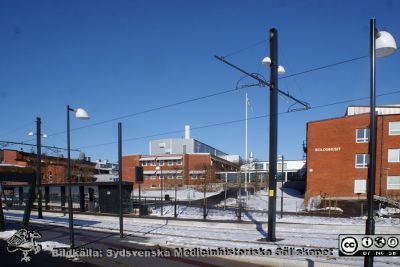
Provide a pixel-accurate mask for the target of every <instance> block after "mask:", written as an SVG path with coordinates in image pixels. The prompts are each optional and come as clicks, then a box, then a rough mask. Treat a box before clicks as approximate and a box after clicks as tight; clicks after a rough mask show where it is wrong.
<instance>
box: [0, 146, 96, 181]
mask: <svg viewBox="0 0 400 267" xmlns="http://www.w3.org/2000/svg"><path fill="white" fill-rule="evenodd" d="M0 162H1V163H4V164H15V165H19V166H25V167H32V168H36V154H34V153H28V152H23V151H17V150H8V149H4V150H0ZM95 165H96V164H95V163H92V162H90V161H87V159H86V158H84V159H79V160H77V159H73V160H71V176H72V181H73V182H94V181H95V178H94V174H95V173H96V170H95ZM41 170H42V183H43V184H52V183H67V182H68V180H67V178H66V176H67V159H66V158H63V157H53V156H48V155H45V154H43V155H42V165H41Z"/></svg>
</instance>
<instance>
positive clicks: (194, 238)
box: [5, 207, 400, 266]
mask: <svg viewBox="0 0 400 267" xmlns="http://www.w3.org/2000/svg"><path fill="white" fill-rule="evenodd" d="M180 208H182V209H184V208H186V207H180ZM186 210H187V211H188V210H190V212H188V213H187V216H189V215H190V214H192V215H190V216H195V215H196V216H198V214H196V211H195V210H193V208H190V209H189V208H186ZM180 211H183V210H181V209H180ZM22 213H23V211H6V212H5V215H6V216H7V219H8V220H10V219H13V220H21V218H22ZM197 213H199V210H197ZM227 214H232V213H226V212H224V211H223V209H220V210H214V213H213V214H212V215H211V214H210V213H209V215H210V217H214V218H221V217H223V216H227ZM260 214H261V215H262V216H264V215H265V217H262V218H264V219H265V220H266V213H260V212H254V213H248V214H247V215H244V219H245V218H247V219H246V220H250V221H253V222H254V224H235V223H230V224H229V223H218V222H212V221H211V222H196V221H174V220H169V219H166V220H154V219H140V218H125V219H124V230H125V231H126V233H130V234H134V235H135V236H142V237H146V244H153V245H154V244H156V245H160V246H167V247H198V248H218V247H222V248H224V247H229V248H240V249H246V248H258V247H261V248H264V249H276V248H277V247H284V246H291V247H299V248H302V247H303V248H332V249H333V250H334V255H333V256H330V257H327V258H325V257H318V258H316V257H308V258H310V259H312V260H316V261H324V262H328V263H329V262H331V263H339V264H352V265H356V266H359V265H362V263H363V258H362V257H359V258H355V257H338V256H337V246H338V243H337V239H338V234H341V233H363V232H364V225H365V218H327V217H326V218H323V217H306V216H285V217H284V218H283V219H279V216H278V224H277V228H276V231H277V232H276V235H277V237H278V240H277V242H275V243H269V242H263V241H261V239H262V238H265V236H266V231H267V227H266V225H265V224H264V225H262V224H259V223H258V222H257V221H258V220H259V219H260V218H258V216H260ZM190 216H189V217H190ZM35 217H36V216H33V218H32V219H31V220H32V221H33V222H38V223H43V224H55V225H61V226H64V227H68V216H67V215H64V214H62V213H51V212H44V219H40V220H39V219H36V218H35ZM74 217H75V221H74V222H75V225H76V226H75V227H76V228H81V229H88V230H98V231H118V227H119V218H118V217H112V216H96V215H89V214H75V215H74ZM232 218H234V217H232ZM376 219H377V227H380V226H382V225H384V226H385V225H389V227H387V226H386V227H385V228H377V229H380V230H379V231H382V229H384V230H385V231H387V232H388V233H389V232H390V233H400V221H399V219H397V221H396V220H393V221H388V220H383V219H382V218H376ZM265 220H263V221H264V222H265ZM285 221H286V222H292V223H291V224H283V223H281V222H285ZM317 224H318V225H319V227H317V228H316V225H317ZM332 224H336V225H332ZM355 226H356V227H355ZM10 234H11V235H12V233H8V236H9V235H10ZM129 242H134V243H136V241H129ZM52 245H54V246H56V245H57V244H49V245H48V247H49V248H50V247H51V246H52ZM289 258H290V259H293V257H289ZM289 258H288V259H289ZM297 258H301V257H297ZM398 260H399V259H398V258H395V257H376V259H375V262H376V266H393V265H394V264H397V263H398Z"/></svg>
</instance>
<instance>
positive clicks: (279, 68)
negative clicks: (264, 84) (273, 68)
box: [278, 66, 286, 74]
mask: <svg viewBox="0 0 400 267" xmlns="http://www.w3.org/2000/svg"><path fill="white" fill-rule="evenodd" d="M285 72H286V71H285V68H284V67H283V66H278V73H279V74H284V73H285Z"/></svg>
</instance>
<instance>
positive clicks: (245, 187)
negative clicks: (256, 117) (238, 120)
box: [244, 92, 249, 199]
mask: <svg viewBox="0 0 400 267" xmlns="http://www.w3.org/2000/svg"><path fill="white" fill-rule="evenodd" d="M248 103H249V99H248V97H247V92H246V103H245V104H246V142H245V143H246V149H245V153H246V156H245V161H246V165H245V170H244V191H245V192H246V199H248V197H249V194H248V192H247V163H248V162H247V157H248V156H247V154H248V153H247V108H248V105H249V104H248Z"/></svg>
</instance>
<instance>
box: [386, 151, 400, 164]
mask: <svg viewBox="0 0 400 267" xmlns="http://www.w3.org/2000/svg"><path fill="white" fill-rule="evenodd" d="M388 162H400V149H388Z"/></svg>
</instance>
